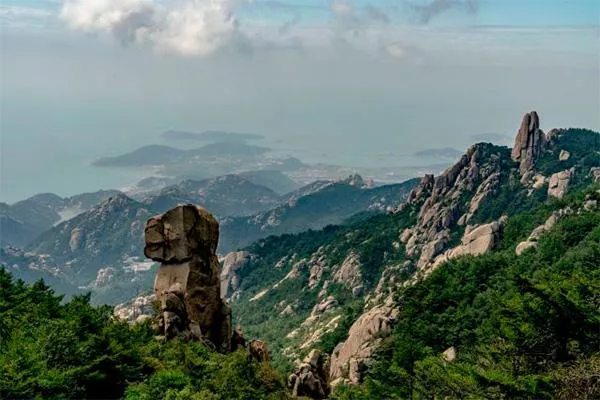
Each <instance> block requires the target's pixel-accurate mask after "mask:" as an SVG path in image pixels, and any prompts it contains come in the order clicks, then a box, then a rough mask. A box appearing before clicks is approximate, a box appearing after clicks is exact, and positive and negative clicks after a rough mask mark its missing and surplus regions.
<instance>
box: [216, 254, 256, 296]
mask: <svg viewBox="0 0 600 400" xmlns="http://www.w3.org/2000/svg"><path fill="white" fill-rule="evenodd" d="M251 260H252V255H251V254H250V253H249V252H247V251H236V252H232V253H229V254H227V255H226V256H225V257H224V258H223V260H222V264H223V268H222V269H221V276H220V279H221V297H222V298H224V299H231V298H232V297H234V295H235V293H236V291H237V290H238V288H239V286H240V276H239V274H238V272H239V271H240V270H241V269H242V268H244V267H245V266H246V265H247V264H248V263H249V262H250V261H251Z"/></svg>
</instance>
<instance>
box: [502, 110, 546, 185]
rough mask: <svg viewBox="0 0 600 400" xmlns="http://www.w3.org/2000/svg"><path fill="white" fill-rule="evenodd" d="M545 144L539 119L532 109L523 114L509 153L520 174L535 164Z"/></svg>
mask: <svg viewBox="0 0 600 400" xmlns="http://www.w3.org/2000/svg"><path fill="white" fill-rule="evenodd" d="M545 144H546V137H545V135H544V132H543V131H542V130H541V129H540V119H539V117H538V114H537V112H535V111H532V112H530V113H527V114H525V115H524V116H523V120H522V121H521V127H520V128H519V131H518V132H517V137H516V138H515V144H514V146H513V149H512V153H511V156H512V159H513V161H516V162H518V163H519V171H520V172H521V175H524V174H525V173H526V172H528V171H529V170H530V169H531V168H532V167H533V166H534V165H535V162H536V161H537V159H538V157H539V156H540V154H541V153H542V151H543V150H544V147H545Z"/></svg>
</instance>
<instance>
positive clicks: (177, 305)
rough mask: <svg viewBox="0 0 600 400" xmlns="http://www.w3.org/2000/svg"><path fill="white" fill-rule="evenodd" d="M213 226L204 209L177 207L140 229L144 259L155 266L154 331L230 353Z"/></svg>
mask: <svg viewBox="0 0 600 400" xmlns="http://www.w3.org/2000/svg"><path fill="white" fill-rule="evenodd" d="M218 240H219V223H218V222H217V220H216V219H215V218H214V217H213V216H212V215H211V214H210V213H209V212H208V211H206V210H205V209H203V208H200V207H196V206H194V205H190V204H188V205H181V206H177V207H175V208H174V209H172V210H169V211H167V212H166V213H165V214H163V215H161V216H157V217H154V218H151V219H150V220H148V222H147V223H146V228H145V241H146V246H145V248H144V254H145V255H146V257H148V258H150V259H152V260H154V261H158V262H160V263H161V266H160V268H159V269H158V271H157V273H156V279H155V282H154V293H155V295H156V298H157V300H158V301H159V303H160V307H161V314H160V317H159V320H158V321H157V324H156V325H157V329H158V330H159V333H160V334H161V335H162V336H164V337H165V338H167V339H168V338H171V337H174V336H177V335H185V336H187V337H191V338H195V339H198V340H203V341H206V342H208V343H212V344H213V345H214V347H215V348H216V349H218V350H220V351H228V350H229V349H230V338H231V334H232V332H231V310H230V308H229V306H228V305H227V304H225V303H224V302H223V301H222V300H221V296H220V281H219V260H218V258H217V256H216V253H215V252H216V250H217V244H218Z"/></svg>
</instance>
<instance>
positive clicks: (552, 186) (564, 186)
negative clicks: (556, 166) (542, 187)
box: [548, 168, 575, 199]
mask: <svg viewBox="0 0 600 400" xmlns="http://www.w3.org/2000/svg"><path fill="white" fill-rule="evenodd" d="M574 172H575V170H574V169H573V168H571V169H567V170H564V171H561V172H557V173H555V174H553V175H552V176H551V177H550V181H549V183H548V196H553V197H557V198H559V199H560V198H562V197H563V196H564V195H565V193H566V192H567V190H568V189H569V184H570V183H571V179H572V178H573V174H574Z"/></svg>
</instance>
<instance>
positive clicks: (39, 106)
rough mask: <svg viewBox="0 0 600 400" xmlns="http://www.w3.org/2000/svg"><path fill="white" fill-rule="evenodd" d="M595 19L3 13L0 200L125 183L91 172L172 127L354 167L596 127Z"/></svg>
mask: <svg viewBox="0 0 600 400" xmlns="http://www.w3.org/2000/svg"><path fill="white" fill-rule="evenodd" d="M599 12H600V5H599V4H598V2H596V1H594V0H589V1H587V0H581V1H578V2H569V1H563V0H545V1H540V0H520V1H516V0H515V1H512V0H495V1H493V0H487V1H486V0H480V1H476V0H462V1H461V0H428V1H425V0H422V1H417V0H415V1H405V2H395V1H388V0H372V1H362V0H360V1H359V0H356V1H349V0H348V1H342V0H337V1H318V0H299V1H294V2H290V1H287V0H286V1H284V0H280V1H266V0H264V1H263V0H255V1H252V2H248V1H238V0H218V1H212V2H207V1H194V0H161V1H158V0H126V1H123V0H66V1H57V0H5V1H4V2H3V3H2V5H0V22H1V25H2V30H1V32H0V34H1V37H0V40H1V43H0V56H1V61H0V68H1V70H0V135H1V137H0V146H1V148H0V151H1V162H0V201H7V202H11V203H12V202H14V201H18V200H21V199H23V198H25V197H28V196H30V195H33V194H35V193H40V192H54V193H57V194H59V195H72V194H75V193H79V192H84V191H93V190H98V189H101V188H104V189H107V188H117V187H118V186H120V185H123V184H125V183H131V180H134V179H135V178H136V176H137V173H138V171H135V172H134V171H110V170H106V169H100V168H94V167H90V166H89V165H90V163H91V162H92V161H93V160H95V159H97V158H99V157H102V156H110V155H118V154H122V153H125V152H128V151H131V150H134V149H135V148H138V147H141V146H145V145H149V144H156V143H163V144H164V143H165V142H164V141H162V139H161V138H160V134H161V133H162V132H163V131H166V130H169V129H176V130H186V131H193V132H201V131H207V130H223V131H231V132H248V133H257V134H261V135H264V137H265V139H264V140H263V141H261V142H260V143H261V144H265V145H267V146H269V147H273V148H275V149H276V150H279V152H282V153H285V154H289V155H292V156H297V157H298V158H300V159H301V160H303V161H310V162H326V163H329V164H340V165H347V166H380V165H386V166H387V165H393V164H394V160H395V159H394V157H396V156H397V157H398V163H397V165H402V163H403V162H404V161H403V160H402V156H403V155H406V154H411V153H413V152H415V151H419V150H423V149H427V148H442V147H454V148H456V149H459V150H464V149H465V148H466V147H467V146H468V145H470V144H471V143H473V142H474V136H476V135H483V134H499V135H504V136H507V137H510V138H512V137H513V136H514V134H515V132H516V130H517V128H518V125H519V122H520V119H521V117H522V115H523V114H524V113H525V112H527V111H530V110H537V111H538V113H539V114H540V119H541V127H542V129H544V130H545V131H548V130H549V129H551V128H555V127H583V128H589V129H594V130H600V111H599V110H600V99H599V96H600V95H599V91H600V76H599V74H600V72H599V71H600V64H599V63H600V61H599V60H600V50H599V49H600V46H599V29H600V27H599V26H598V15H599V14H598V13H599ZM258 143H259V142H257V144H258ZM503 144H508V143H503ZM198 145H201V144H198ZM142 172H143V171H142Z"/></svg>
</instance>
